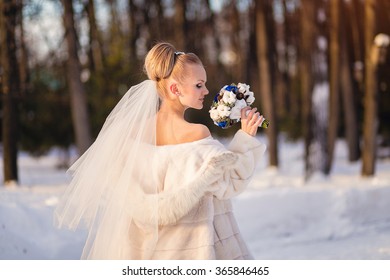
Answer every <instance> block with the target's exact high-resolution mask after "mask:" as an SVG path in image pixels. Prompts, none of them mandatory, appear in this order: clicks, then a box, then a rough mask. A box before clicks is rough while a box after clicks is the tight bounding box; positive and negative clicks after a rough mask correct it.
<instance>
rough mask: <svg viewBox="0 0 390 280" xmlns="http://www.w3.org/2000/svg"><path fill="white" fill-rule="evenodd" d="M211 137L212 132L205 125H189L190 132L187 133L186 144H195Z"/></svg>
mask: <svg viewBox="0 0 390 280" xmlns="http://www.w3.org/2000/svg"><path fill="white" fill-rule="evenodd" d="M210 135H211V133H210V130H209V128H208V127H207V126H205V125H203V124H195V123H192V124H189V126H188V130H187V131H186V137H185V138H186V139H185V142H193V141H197V140H201V139H203V138H207V137H209V136H210Z"/></svg>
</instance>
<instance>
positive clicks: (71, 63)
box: [62, 0, 92, 154]
mask: <svg viewBox="0 0 390 280" xmlns="http://www.w3.org/2000/svg"><path fill="white" fill-rule="evenodd" d="M62 3H63V6H64V15H63V19H64V27H65V32H66V42H67V45H68V60H67V78H68V84H69V91H70V99H71V110H72V120H73V128H74V131H75V135H76V145H77V149H78V151H79V153H80V154H82V153H83V152H85V151H86V150H87V149H88V147H89V146H90V145H91V142H92V140H91V132H90V124H89V118H88V107H87V98H86V92H85V87H84V84H83V83H82V82H81V78H80V77H81V65H80V61H79V57H78V53H77V51H78V43H77V42H78V41H77V34H76V29H75V25H74V18H73V14H74V12H73V2H72V1H68V0H62Z"/></svg>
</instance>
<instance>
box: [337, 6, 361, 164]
mask: <svg viewBox="0 0 390 280" xmlns="http://www.w3.org/2000/svg"><path fill="white" fill-rule="evenodd" d="M344 5H345V3H344V2H343V3H342V4H341V9H342V10H341V11H342V12H341V14H345V13H343V12H344V11H345V7H344ZM340 20H341V24H340V27H341V30H340V31H341V32H340V34H341V36H340V40H341V42H340V45H341V46H340V47H341V61H340V63H341V66H340V72H341V73H340V81H341V98H342V105H343V108H344V126H345V138H346V141H347V143H348V158H349V161H350V162H354V161H357V160H358V159H359V157H360V147H359V133H358V120H357V108H356V107H357V100H356V96H357V95H355V94H354V87H353V82H352V81H353V79H352V75H351V73H352V72H351V70H352V69H351V67H350V57H351V56H350V55H349V54H348V48H347V41H346V40H347V39H346V34H347V32H346V31H347V29H346V25H345V24H343V23H344V22H345V20H344V19H343V18H342V17H341V18H340Z"/></svg>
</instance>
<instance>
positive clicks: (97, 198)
mask: <svg viewBox="0 0 390 280" xmlns="http://www.w3.org/2000/svg"><path fill="white" fill-rule="evenodd" d="M158 106H159V97H158V94H157V90H156V84H155V82H153V81H150V80H146V81H144V82H142V83H140V84H138V85H136V86H133V87H132V88H131V89H130V90H129V91H128V92H127V93H126V94H125V95H124V96H123V98H122V99H121V100H120V102H119V103H118V104H117V105H116V107H115V108H114V109H113V111H112V112H111V113H110V115H109V116H108V117H107V120H106V122H105V123H104V125H103V128H102V130H101V131H100V133H99V135H98V137H97V139H96V141H95V142H94V143H93V144H92V146H91V147H90V148H89V149H88V150H87V151H86V152H85V153H84V154H83V155H82V156H81V157H80V158H79V159H78V161H76V163H75V164H74V165H73V166H71V168H70V170H69V171H70V172H71V174H72V176H73V178H72V181H71V183H70V185H69V186H68V188H67V189H66V191H65V194H64V196H63V198H62V199H61V201H60V203H59V205H58V207H57V209H56V211H55V223H56V224H57V226H66V227H69V228H70V229H75V228H76V227H78V226H79V224H81V225H84V226H86V227H87V229H88V238H87V241H86V244H85V247H84V250H83V254H82V258H93V259H123V258H126V257H127V256H128V246H127V245H126V244H127V243H128V231H129V225H130V223H131V221H132V219H133V213H134V212H136V211H137V209H135V207H134V206H135V205H136V202H137V201H139V200H140V199H141V197H143V196H144V195H145V194H149V195H151V196H152V197H154V200H155V201H154V204H155V205H157V197H156V196H155V194H156V193H157V189H156V183H154V180H155V177H153V172H151V170H150V169H149V162H150V161H153V158H154V157H155V148H156V147H155V143H156V132H155V130H156V112H157V110H158ZM124 209H126V210H127V211H124ZM152 210H153V211H155V212H157V211H158V209H157V208H154V209H152ZM151 216H152V217H154V218H155V221H153V222H151V221H149V223H148V224H147V225H145V226H144V227H143V228H142V230H143V232H144V237H145V238H144V239H143V243H142V244H140V246H142V248H143V254H144V255H143V256H142V257H143V258H148V257H150V255H151V254H152V253H153V251H154V247H155V244H156V242H157V238H158V223H157V214H153V215H151ZM118 244H122V246H117V245H118Z"/></svg>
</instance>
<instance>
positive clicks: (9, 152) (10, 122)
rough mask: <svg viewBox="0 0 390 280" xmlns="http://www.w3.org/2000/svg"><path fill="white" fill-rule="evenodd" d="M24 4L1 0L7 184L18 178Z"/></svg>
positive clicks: (4, 146) (4, 157)
mask: <svg viewBox="0 0 390 280" xmlns="http://www.w3.org/2000/svg"><path fill="white" fill-rule="evenodd" d="M21 8H22V5H21V2H20V1H18V0H4V1H0V36H1V38H0V42H1V43H0V46H1V70H2V77H1V85H2V88H1V91H2V97H3V116H2V120H3V122H2V126H3V128H2V130H3V131H2V136H3V162H4V163H3V169H4V184H5V185H11V184H13V183H17V182H18V168H17V154H18V109H17V108H18V107H17V99H18V98H19V97H20V77H19V74H20V73H19V65H18V64H19V62H18V60H17V55H16V53H17V46H16V34H15V31H16V25H17V16H18V14H19V13H20V9H21Z"/></svg>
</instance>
